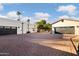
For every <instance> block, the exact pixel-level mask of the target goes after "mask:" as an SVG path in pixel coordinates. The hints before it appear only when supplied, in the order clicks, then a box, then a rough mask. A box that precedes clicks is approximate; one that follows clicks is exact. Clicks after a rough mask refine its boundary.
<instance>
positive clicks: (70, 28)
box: [54, 26, 75, 34]
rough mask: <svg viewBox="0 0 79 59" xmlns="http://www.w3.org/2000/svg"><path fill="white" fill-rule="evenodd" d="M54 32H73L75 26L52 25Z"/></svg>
mask: <svg viewBox="0 0 79 59" xmlns="http://www.w3.org/2000/svg"><path fill="white" fill-rule="evenodd" d="M54 32H55V34H74V33H75V27H74V26H66V27H54Z"/></svg>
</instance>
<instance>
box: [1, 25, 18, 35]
mask: <svg viewBox="0 0 79 59" xmlns="http://www.w3.org/2000/svg"><path fill="white" fill-rule="evenodd" d="M6 34H17V27H14V28H13V27H10V26H0V35H6Z"/></svg>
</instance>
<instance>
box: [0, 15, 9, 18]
mask: <svg viewBox="0 0 79 59" xmlns="http://www.w3.org/2000/svg"><path fill="white" fill-rule="evenodd" d="M0 17H1V18H8V17H7V16H3V15H0Z"/></svg>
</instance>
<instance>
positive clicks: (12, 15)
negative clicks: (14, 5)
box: [6, 11, 18, 19]
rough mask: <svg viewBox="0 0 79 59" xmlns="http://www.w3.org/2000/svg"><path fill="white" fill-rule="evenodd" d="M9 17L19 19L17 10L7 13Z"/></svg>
mask: <svg viewBox="0 0 79 59" xmlns="http://www.w3.org/2000/svg"><path fill="white" fill-rule="evenodd" d="M6 16H7V17H8V18H11V19H17V18H18V15H17V14H16V11H10V12H8V13H7V15H6Z"/></svg>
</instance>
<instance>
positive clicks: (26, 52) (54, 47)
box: [0, 33, 76, 56]
mask: <svg viewBox="0 0 79 59" xmlns="http://www.w3.org/2000/svg"><path fill="white" fill-rule="evenodd" d="M0 55H9V56H72V55H76V54H75V50H74V48H73V45H72V43H71V41H70V40H67V39H56V38H54V37H53V35H51V34H50V33H32V34H31V33H30V34H24V35H4V36H0Z"/></svg>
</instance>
